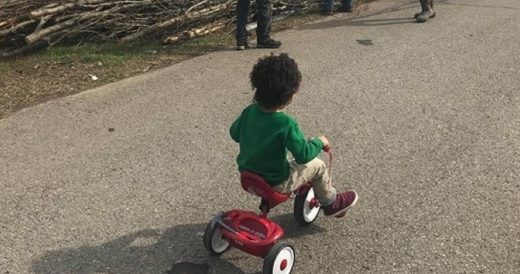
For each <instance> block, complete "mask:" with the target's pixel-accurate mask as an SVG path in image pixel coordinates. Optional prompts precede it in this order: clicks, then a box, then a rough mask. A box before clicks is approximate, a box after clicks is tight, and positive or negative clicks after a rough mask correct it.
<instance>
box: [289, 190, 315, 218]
mask: <svg viewBox="0 0 520 274" xmlns="http://www.w3.org/2000/svg"><path fill="white" fill-rule="evenodd" d="M319 213H320V205H319V202H318V200H317V198H316V196H315V195H314V189H312V188H310V189H309V191H308V192H306V193H301V194H299V195H297V196H296V199H295V200H294V219H295V220H296V222H297V223H298V224H300V225H301V226H309V225H310V224H312V223H313V222H314V221H315V220H316V218H318V214H319Z"/></svg>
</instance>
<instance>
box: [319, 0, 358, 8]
mask: <svg viewBox="0 0 520 274" xmlns="http://www.w3.org/2000/svg"><path fill="white" fill-rule="evenodd" d="M353 5H354V0H341V6H343V7H352V6H353ZM333 8H334V0H324V1H323V10H333Z"/></svg>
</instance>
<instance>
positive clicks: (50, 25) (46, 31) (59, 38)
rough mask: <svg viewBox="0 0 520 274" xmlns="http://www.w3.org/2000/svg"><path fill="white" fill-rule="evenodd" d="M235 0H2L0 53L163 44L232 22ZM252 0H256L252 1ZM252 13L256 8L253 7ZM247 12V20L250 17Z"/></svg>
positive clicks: (299, 2) (302, 4)
mask: <svg viewBox="0 0 520 274" xmlns="http://www.w3.org/2000/svg"><path fill="white" fill-rule="evenodd" d="M314 1H315V0H273V6H274V9H273V12H274V15H275V16H276V15H280V14H286V13H294V12H301V11H304V10H307V9H309V8H311V7H313V6H314V5H315V4H316V2H314ZM236 2H237V0H76V1H73V0H61V1H59V0H2V1H0V54H1V55H2V56H4V57H7V56H13V55H19V54H24V53H27V52H31V51H36V50H40V49H44V48H46V47H48V46H52V45H55V44H57V43H60V42H63V41H77V42H83V41H91V40H93V39H94V40H95V39H97V40H112V41H119V42H121V43H127V42H130V41H133V40H136V39H139V38H142V37H144V36H149V35H153V36H155V37H160V38H162V39H163V40H164V41H165V42H170V43H171V42H177V41H179V40H183V39H190V38H193V37H197V36H201V35H205V34H208V33H211V32H214V31H217V30H220V29H223V28H225V27H226V26H230V25H232V23H233V21H234V20H235V8H236ZM253 2H254V1H253ZM251 10H252V11H254V7H252V8H251ZM252 17H253V14H251V17H250V19H252Z"/></svg>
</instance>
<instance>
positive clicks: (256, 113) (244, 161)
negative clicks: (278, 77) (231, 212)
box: [229, 104, 323, 186]
mask: <svg viewBox="0 0 520 274" xmlns="http://www.w3.org/2000/svg"><path fill="white" fill-rule="evenodd" d="M229 131H230V134H231V138H233V140H235V141H236V142H237V143H240V154H239V155H238V157H237V163H238V168H239V170H240V171H251V172H254V173H256V174H258V175H260V176H262V178H264V179H265V180H266V181H267V182H268V183H269V184H270V185H271V186H276V185H279V184H281V183H283V182H285V181H286V180H287V179H288V178H289V174H290V169H289V162H288V161H287V151H290V152H291V154H292V155H293V156H294V158H295V160H296V163H298V164H305V163H308V162H309V161H311V160H312V159H314V158H316V156H318V154H320V151H321V149H322V148H323V142H322V141H321V140H320V139H317V138H316V139H312V140H307V139H305V136H303V133H302V132H301V130H300V128H299V127H298V123H297V122H296V121H295V120H294V119H293V118H292V117H290V116H288V115H287V114H285V113H283V112H264V111H262V110H261V109H260V107H259V106H258V105H257V104H252V105H250V106H248V107H247V108H245V109H244V110H243V111H242V114H241V115H240V117H238V119H236V120H235V122H233V124H232V125H231V128H230V130H229Z"/></svg>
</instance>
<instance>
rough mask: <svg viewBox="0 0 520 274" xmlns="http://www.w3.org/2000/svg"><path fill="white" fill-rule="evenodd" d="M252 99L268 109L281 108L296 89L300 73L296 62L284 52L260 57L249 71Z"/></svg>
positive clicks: (287, 102)
mask: <svg viewBox="0 0 520 274" xmlns="http://www.w3.org/2000/svg"><path fill="white" fill-rule="evenodd" d="M250 77H251V85H252V86H253V89H256V91H255V97H254V101H255V102H257V103H258V104H259V105H260V107H262V108H263V109H268V110H277V109H280V108H283V107H284V106H286V105H288V104H289V103H290V102H291V99H292V97H293V95H294V94H295V93H296V92H297V91H298V88H299V87H300V82H301V80H302V75H301V73H300V71H299V70H298V64H296V62H295V61H294V60H293V59H292V58H290V57H289V55H287V54H286V53H282V54H280V55H279V56H275V55H273V54H271V55H270V56H266V57H264V58H260V59H259V60H258V63H256V65H255V66H254V67H253V71H252V72H251V75H250Z"/></svg>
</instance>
